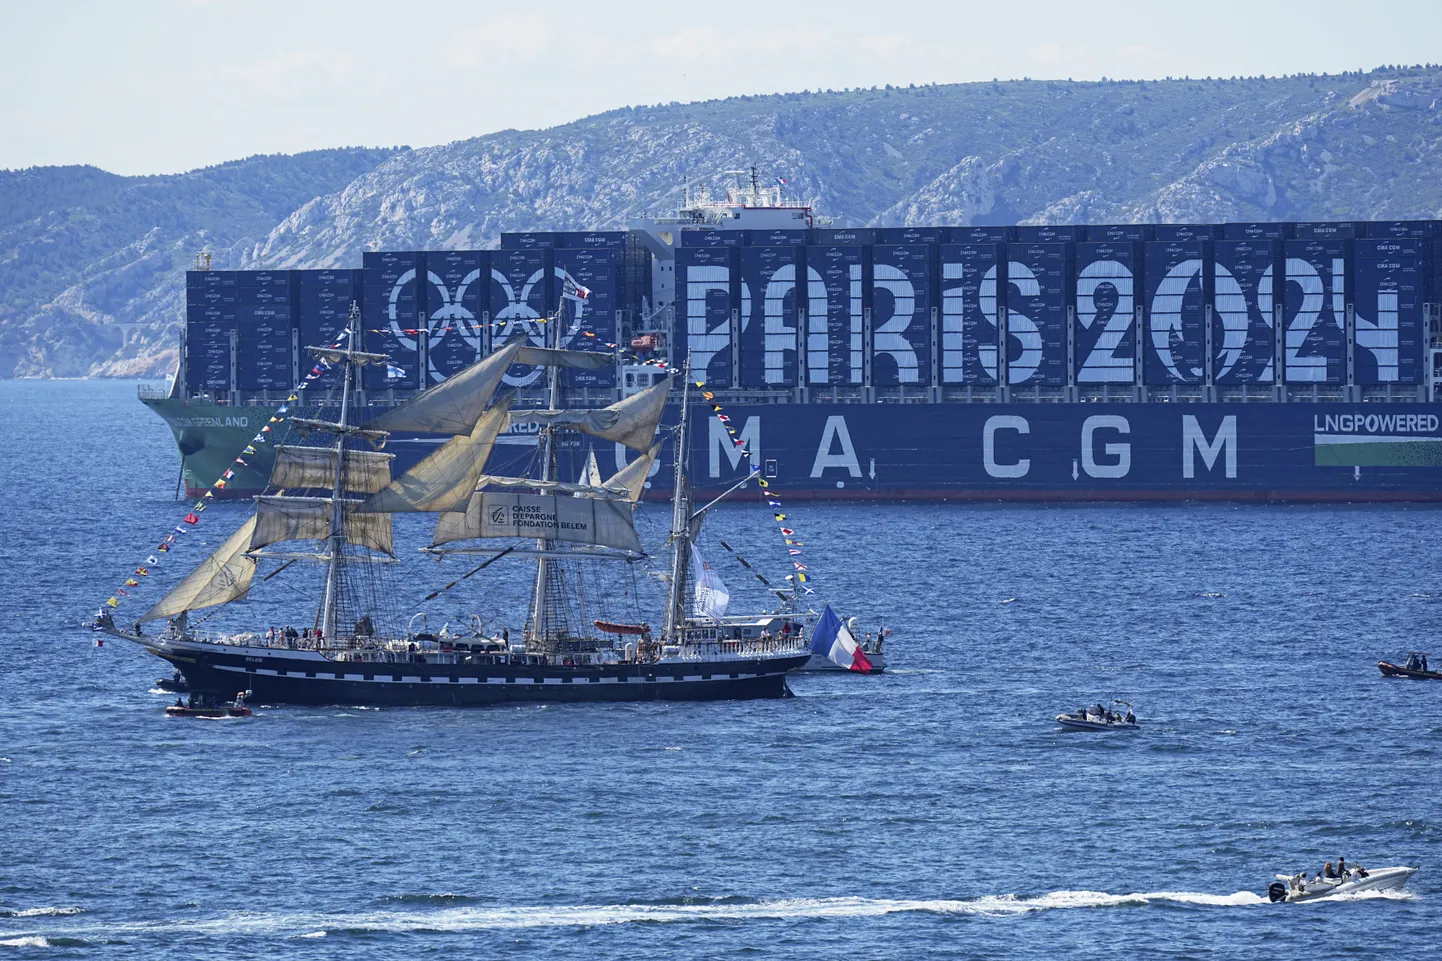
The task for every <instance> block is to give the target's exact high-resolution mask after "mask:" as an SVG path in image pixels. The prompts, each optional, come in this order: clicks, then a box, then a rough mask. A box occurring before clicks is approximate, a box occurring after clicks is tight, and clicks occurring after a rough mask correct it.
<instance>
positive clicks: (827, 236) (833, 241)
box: [812, 227, 876, 247]
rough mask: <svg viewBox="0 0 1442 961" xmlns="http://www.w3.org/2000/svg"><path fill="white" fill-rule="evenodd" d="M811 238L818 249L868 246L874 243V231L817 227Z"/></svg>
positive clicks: (858, 228) (870, 229)
mask: <svg viewBox="0 0 1442 961" xmlns="http://www.w3.org/2000/svg"><path fill="white" fill-rule="evenodd" d="M812 238H813V239H812V242H813V243H814V244H816V245H817V246H819V247H826V246H841V245H846V246H851V245H863V246H869V245H871V244H874V243H876V231H875V230H873V229H872V228H870V227H818V228H816V230H815V231H813V233H812Z"/></svg>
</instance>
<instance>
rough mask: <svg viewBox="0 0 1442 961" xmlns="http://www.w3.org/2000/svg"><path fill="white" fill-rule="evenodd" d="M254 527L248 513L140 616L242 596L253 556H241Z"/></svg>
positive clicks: (158, 616)
mask: <svg viewBox="0 0 1442 961" xmlns="http://www.w3.org/2000/svg"><path fill="white" fill-rule="evenodd" d="M254 531H255V518H254V517H252V518H250V519H249V520H247V521H246V522H245V523H244V524H242V525H241V526H240V530H238V531H236V532H235V533H234V534H231V535H230V537H229V538H228V539H227V540H226V542H225V543H224V544H221V545H220V547H219V548H218V549H217V550H216V551H215V553H214V554H211V555H210V556H209V557H207V558H206V559H205V560H203V561H201V562H200V564H199V566H197V567H196V568H195V570H193V571H191V572H190V573H189V574H188V575H187V576H186V578H185V580H183V581H181V582H180V583H179V584H177V585H175V586H174V587H172V588H171V589H170V593H168V594H166V595H165V596H164V597H162V598H161V599H160V600H159V601H158V602H157V603H156V605H155V606H154V607H152V608H151V609H150V610H148V611H146V612H145V613H144V614H142V615H141V617H140V619H141V620H142V621H156V620H159V619H161V618H163V617H175V616H176V615H178V614H180V613H181V612H182V611H193V610H197V609H199V608H202V607H214V606H216V605H217V604H227V603H229V602H231V601H238V600H240V599H241V598H242V597H244V596H245V595H246V593H247V592H248V591H249V590H250V580H251V578H252V577H253V576H254V575H255V558H253V557H246V556H245V552H246V551H247V550H249V549H250V539H251V535H252V533H253V532H254Z"/></svg>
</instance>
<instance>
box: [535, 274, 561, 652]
mask: <svg viewBox="0 0 1442 961" xmlns="http://www.w3.org/2000/svg"><path fill="white" fill-rule="evenodd" d="M565 310H566V299H565V298H564V297H562V298H561V303H560V304H559V305H558V306H557V308H556V313H555V315H554V316H553V317H551V319H550V321H549V323H548V326H547V329H546V346H547V347H549V348H552V349H554V350H559V349H560V347H561V327H562V324H561V318H562V317H563V316H564V315H565ZM546 405H547V406H548V407H549V408H550V409H551V410H560V409H561V369H560V367H559V366H558V365H555V364H550V365H547V367H546ZM540 442H541V451H540V454H541V478H540V479H541V480H543V481H552V480H555V479H556V478H555V477H552V476H551V474H552V469H553V468H554V466H555V464H554V461H555V456H556V449H555V445H556V428H555V426H553V425H551V424H547V425H545V426H543V427H542V428H541V436H540ZM551 546H552V545H551V541H550V540H549V539H547V538H545V537H540V538H537V539H536V551H537V553H538V554H539V555H540V556H539V557H538V558H537V559H536V588H535V596H534V597H533V598H532V601H531V636H532V637H533V638H534V639H535V642H536V643H544V641H545V637H546V595H547V589H548V588H549V587H550V580H551V565H550V562H549V561H548V560H547V558H546V554H547V553H548V552H549V551H550V550H551Z"/></svg>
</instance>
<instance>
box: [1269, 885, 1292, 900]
mask: <svg viewBox="0 0 1442 961" xmlns="http://www.w3.org/2000/svg"><path fill="white" fill-rule="evenodd" d="M1267 897H1268V898H1270V899H1271V901H1272V903H1273V904H1276V903H1277V902H1278V901H1285V900H1287V886H1286V885H1285V884H1283V883H1282V882H1281V881H1273V882H1272V883H1271V884H1269V885H1267Z"/></svg>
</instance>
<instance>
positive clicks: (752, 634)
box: [98, 312, 809, 705]
mask: <svg viewBox="0 0 1442 961" xmlns="http://www.w3.org/2000/svg"><path fill="white" fill-rule="evenodd" d="M559 319H560V317H559V315H558V317H556V318H553V319H552V321H553V322H551V323H548V324H547V325H546V327H547V330H548V337H547V340H546V343H547V346H545V347H536V346H533V345H532V344H531V343H530V342H529V341H527V340H526V339H525V338H520V339H516V340H512V341H510V342H509V343H507V344H506V345H504V346H503V347H501V348H499V349H497V350H495V351H494V352H492V353H491V354H490V355H489V356H487V357H485V358H483V359H482V360H481V361H480V362H478V363H476V364H474V365H472V366H471V367H469V368H467V369H466V370H464V371H462V372H461V373H459V374H457V375H455V376H453V377H451V378H449V379H448V380H446V381H444V382H442V383H441V384H439V385H437V386H435V387H433V388H431V389H430V390H428V391H425V392H423V393H421V394H418V395H417V396H416V397H415V398H413V399H412V400H411V401H410V402H409V403H407V404H404V405H402V406H400V407H397V408H395V409H394V410H392V411H389V412H387V413H386V414H384V415H382V416H381V417H379V418H377V419H375V420H373V421H370V422H368V423H365V424H355V423H352V422H351V420H352V418H351V417H350V414H349V411H350V408H351V398H352V394H353V392H354V391H357V390H359V389H360V371H361V368H363V367H364V366H365V365H367V364H383V363H385V362H386V360H387V358H386V356H385V355H383V354H376V353H368V352H365V351H361V350H357V349H354V345H357V344H359V343H360V342H361V341H360V333H361V331H360V319H359V317H358V316H357V315H355V314H354V312H353V316H352V318H351V321H350V336H349V339H348V340H346V341H343V342H342V346H340V347H309V348H308V350H309V351H310V353H311V354H313V355H315V356H316V357H317V358H319V359H321V360H323V361H324V362H326V363H328V364H330V365H332V366H335V367H337V368H339V371H340V377H339V378H338V379H339V391H340V404H339V408H338V409H339V414H338V416H337V417H336V419H335V420H320V419H304V418H292V420H291V426H292V429H293V430H295V431H299V432H301V433H302V434H303V436H304V437H306V438H317V439H318V440H324V439H326V438H330V440H329V442H328V443H323V444H315V445H291V444H284V445H281V446H280V447H279V448H278V449H277V456H276V463H275V467H274V469H273V471H272V474H271V477H270V483H269V487H268V488H267V492H266V493H265V494H263V495H261V496H259V497H257V498H256V499H255V500H256V510H255V513H254V514H253V515H252V516H250V518H249V519H248V520H246V521H245V523H244V524H242V525H241V526H240V528H239V529H238V530H236V531H235V533H234V534H232V535H231V536H230V537H229V538H228V539H227V540H226V541H225V542H224V543H223V544H221V545H220V547H219V548H218V549H217V550H216V551H215V552H214V553H212V554H211V555H210V556H209V557H208V558H206V559H205V560H204V561H203V562H201V564H200V565H199V566H198V567H196V568H195V569H194V570H193V571H192V572H191V573H190V574H189V575H188V576H187V577H185V578H184V579H183V580H182V581H181V582H180V583H179V584H177V585H176V586H175V587H174V588H173V589H171V590H170V592H169V593H167V594H166V595H165V596H164V597H163V598H162V599H161V600H160V601H159V602H158V603H156V604H155V605H154V606H153V607H152V608H151V609H150V610H148V611H147V612H146V613H145V614H144V615H142V616H141V618H140V622H163V623H164V624H165V627H164V629H163V630H160V631H157V632H155V633H144V632H143V629H142V628H141V627H140V625H139V623H138V624H137V626H136V628H135V629H134V630H133V631H125V630H122V629H120V628H118V627H117V626H116V625H115V624H114V623H113V622H110V621H109V620H108V619H107V620H106V622H105V623H104V624H101V625H98V628H99V629H101V630H104V631H105V632H106V633H109V634H111V635H113V636H116V637H120V638H124V639H126V640H129V641H133V642H135V643H137V644H139V645H141V646H143V647H144V648H145V649H146V650H148V651H150V652H151V653H153V654H155V655H157V656H159V657H161V658H164V659H165V660H167V661H169V662H171V663H172V664H173V665H174V666H175V667H176V668H177V669H178V670H179V671H180V672H181V673H183V674H184V675H185V679H186V681H187V682H188V683H189V685H190V687H191V689H192V690H194V691H200V692H211V693H213V694H214V695H216V696H221V697H228V696H232V695H233V694H234V693H235V692H236V691H248V692H250V697H251V699H252V700H253V701H256V702H260V703H300V704H338V703H339V704H391V705H422V704H456V705H471V704H491V703H500V702H515V701H603V700H604V701H636V700H712V699H726V698H760V697H782V696H785V695H787V694H789V690H788V688H787V686H786V673H787V672H788V671H790V670H792V669H793V668H796V667H799V666H801V665H802V664H804V663H805V662H806V660H807V659H808V657H809V653H808V651H807V650H806V647H805V642H804V640H803V639H802V637H801V634H802V630H801V624H800V623H799V622H798V619H797V617H796V615H794V614H790V613H785V612H784V610H783V612H780V613H773V614H760V615H757V616H737V615H734V614H733V615H728V614H726V613H725V612H724V610H722V611H717V610H715V609H708V608H707V607H706V606H705V605H704V604H699V605H698V601H697V595H698V594H704V587H705V585H704V584H703V585H702V588H703V590H701V591H698V590H697V580H698V575H700V572H699V571H696V570H694V569H693V558H695V557H697V556H699V555H697V553H696V550H695V545H696V542H697V538H698V535H699V534H700V531H701V526H702V523H703V521H704V520H705V518H706V515H707V512H708V511H709V510H710V509H711V507H712V506H713V505H714V504H716V503H717V502H719V501H720V500H721V499H722V498H724V497H725V496H726V494H729V493H731V491H734V490H736V489H738V488H739V487H741V486H742V485H741V484H737V485H735V486H734V487H732V488H731V489H730V490H728V491H727V492H726V493H723V494H722V495H721V497H718V498H716V500H713V501H711V502H710V503H707V504H705V505H702V506H700V507H697V506H696V504H695V503H694V502H693V497H694V492H693V490H692V488H691V486H690V484H689V483H688V480H687V470H686V466H687V465H686V460H687V458H686V457H685V456H684V452H685V451H687V450H688V447H687V436H686V435H687V430H688V422H689V419H690V418H689V416H688V406H689V405H688V403H687V401H688V400H689V390H690V382H689V381H690V378H689V375H687V376H685V377H683V378H682V384H681V390H682V393H683V397H682V405H681V411H682V412H681V417H680V422H679V424H678V425H677V426H675V427H668V428H662V427H661V418H662V414H663V411H664V409H665V405H666V400H667V394H668V392H669V391H670V390H671V388H672V386H673V384H672V382H673V381H674V380H675V379H676V378H675V377H674V376H672V377H668V378H666V379H665V380H663V381H661V382H659V383H657V384H654V385H653V386H651V387H649V388H647V389H646V390H644V391H641V392H639V393H636V394H634V395H632V396H630V397H627V398H625V399H623V400H621V401H620V402H618V403H615V404H612V405H610V406H608V407H603V408H591V409H568V408H567V407H565V406H564V404H563V400H564V397H563V395H564V387H563V378H562V376H561V371H562V370H563V369H566V368H583V369H587V368H600V367H602V366H605V365H608V364H610V363H612V360H613V358H612V357H611V355H610V354H607V353H600V352H591V351H579V350H570V349H562V348H561V347H560V345H559V343H558V341H559V338H560V334H561V330H562V327H563V325H562V324H561V323H559V322H556V321H559ZM513 363H524V364H532V365H537V366H543V367H545V369H546V372H547V378H548V379H547V403H548V408H547V409H544V410H513V409H512V398H511V397H500V398H497V396H496V395H497V390H498V388H499V386H500V384H501V378H502V375H503V373H504V372H505V371H506V369H507V367H508V365H510V364H513ZM511 423H529V424H534V425H536V428H537V431H538V443H537V448H536V453H535V456H534V458H533V461H532V464H531V465H530V468H531V469H530V470H528V471H524V472H518V473H525V474H527V475H534V476H508V475H502V474H488V473H486V466H487V460H488V459H489V457H490V454H491V452H492V448H493V446H494V445H495V444H496V440H497V437H498V435H499V434H501V433H502V432H504V431H505V430H506V429H507V426H508V424H511ZM393 431H405V432H409V433H429V434H436V435H449V439H448V440H446V441H445V442H444V443H442V444H440V445H439V446H438V447H437V449H436V450H435V451H434V452H433V453H432V454H431V455H430V456H428V457H426V458H425V459H424V460H422V461H421V462H420V463H418V464H417V465H416V466H415V467H413V468H412V469H410V470H409V471H407V472H405V473H404V474H402V475H401V476H399V477H395V478H392V476H391V470H390V464H391V460H392V456H391V455H389V454H386V453H384V451H383V447H384V444H385V440H386V437H387V436H388V434H389V433H390V432H393ZM568 431H579V432H581V433H584V434H589V435H591V436H593V437H595V438H599V439H603V440H608V441H612V442H615V443H617V444H622V445H625V446H626V447H628V448H630V449H631V450H633V451H635V452H637V454H638V455H639V456H637V457H636V459H635V460H633V461H631V462H630V463H629V464H628V465H627V466H626V467H625V468H624V469H622V470H621V471H619V472H618V473H617V474H615V475H614V476H612V477H610V478H607V479H604V480H598V478H597V476H596V472H595V471H594V469H593V468H592V469H588V471H587V473H586V474H585V475H584V476H583V477H582V478H581V480H580V482H578V483H568V482H566V481H563V480H561V479H560V478H559V477H558V450H559V447H560V445H561V442H562V440H563V437H564V435H565V433H566V432H568ZM673 435H674V441H675V444H676V446H675V450H676V452H677V453H676V456H675V457H674V458H673V460H674V469H675V491H674V495H673V498H672V504H671V523H670V530H669V534H668V537H667V540H668V544H667V545H666V546H668V547H669V551H670V565H669V571H665V572H659V578H660V580H661V582H662V584H663V585H664V588H665V601H664V610H663V611H661V612H660V613H661V617H660V620H659V627H658V628H657V629H656V630H655V631H653V630H652V628H651V626H650V624H649V623H648V622H644V621H640V620H639V618H632V619H631V620H630V621H611V620H603V619H600V618H594V619H591V618H588V610H587V603H586V602H587V599H588V597H589V598H590V599H592V600H594V599H595V595H596V594H597V593H601V594H603V595H604V594H606V593H607V591H606V588H605V587H604V585H600V584H599V583H598V582H597V578H596V577H594V576H592V575H591V574H590V573H589V572H590V571H592V570H594V569H595V566H596V565H619V566H620V567H621V568H622V569H626V568H628V567H629V568H631V569H632V570H634V567H635V566H636V565H639V564H642V563H644V562H647V561H649V560H650V559H651V555H649V554H647V552H646V550H645V548H644V547H643V545H642V543H641V540H640V537H639V535H638V533H637V530H636V527H635V523H634V517H633V515H634V511H635V508H636V503H637V500H638V498H639V496H640V493H641V489H642V485H643V483H644V481H645V478H646V476H647V474H648V473H649V471H650V469H651V466H652V464H653V463H654V461H655V459H656V458H657V456H658V455H659V453H660V452H661V449H662V447H663V445H664V444H665V442H666V441H667V440H668V439H671V437H672V436H673ZM592 463H594V461H593V462H592ZM743 483H744V482H743ZM400 513H428V514H433V515H435V516H436V522H435V528H434V535H433V539H432V544H431V545H430V546H429V547H427V548H424V550H425V551H426V552H429V553H431V554H433V555H435V554H439V555H459V554H470V555H481V556H482V557H483V559H482V561H481V563H480V565H479V566H478V567H477V568H476V569H474V570H472V571H471V572H470V573H471V574H474V573H476V572H477V571H479V570H481V569H483V568H485V567H487V566H489V565H491V564H493V563H495V562H497V561H502V560H505V561H507V562H509V563H514V562H515V561H516V560H523V561H526V562H529V563H533V564H534V565H535V578H534V583H533V586H532V588H531V591H530V603H529V607H528V610H526V611H525V612H524V613H522V612H519V611H518V612H516V614H515V615H514V616H516V617H517V619H518V621H519V623H516V624H514V625H506V626H503V627H500V628H499V629H491V630H489V631H487V630H476V631H475V632H473V633H471V634H467V635H463V636H436V635H432V634H430V633H428V632H425V631H422V632H420V633H413V632H411V631H410V629H409V627H407V629H405V630H400V629H398V627H397V625H398V624H399V623H400V620H399V619H400V617H403V616H404V612H400V611H397V610H395V607H396V605H397V604H398V603H399V599H398V597H397V595H398V594H399V593H400V592H399V591H398V590H397V589H396V587H395V585H394V583H393V579H388V578H387V576H386V574H387V571H388V570H389V569H390V568H392V567H394V566H395V565H396V563H397V558H396V555H395V547H394V543H393V535H392V521H393V518H394V516H395V515H396V514H400ZM262 564H266V565H278V566H277V567H276V569H275V570H271V571H268V572H267V573H266V574H264V575H263V577H262V580H269V579H271V578H273V577H276V576H277V575H279V574H281V573H284V572H285V571H286V570H287V569H288V568H290V567H291V566H292V565H297V564H319V565H321V569H322V571H323V576H322V577H321V578H320V579H319V593H320V597H319V598H318V603H317V604H316V607H315V614H314V619H313V621H312V622H311V623H312V624H313V627H311V628H308V629H307V630H306V631H305V632H304V633H305V634H306V635H309V636H304V637H296V636H293V635H294V632H293V631H282V632H281V633H280V634H278V635H277V634H275V633H274V631H273V630H267V629H263V628H257V629H255V630H252V631H246V632H242V633H209V634H208V633H205V632H203V631H201V630H199V629H198V625H193V624H192V623H191V622H192V617H191V615H192V614H193V613H194V612H197V611H201V610H204V609H207V608H216V607H219V606H221V605H226V604H230V603H232V602H236V601H240V600H243V599H245V598H246V597H247V595H248V594H249V592H250V590H251V588H252V586H253V584H254V583H255V581H256V574H257V570H258V568H259V567H260V565H262ZM499 569H500V568H499V567H498V568H497V570H499ZM466 576H467V577H469V576H470V574H468V575H466ZM632 581H633V582H634V581H635V578H634V577H632ZM408 582H409V583H414V578H409V577H408ZM588 585H589V595H588V593H587V592H588ZM430 596H431V597H435V596H436V595H435V594H434V593H433V594H431V595H430ZM212 613H213V612H212ZM477 623H478V624H479V623H480V621H479V619H477ZM492 623H494V622H492ZM512 626H514V627H515V628H516V630H515V631H514V633H513V631H512Z"/></svg>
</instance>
